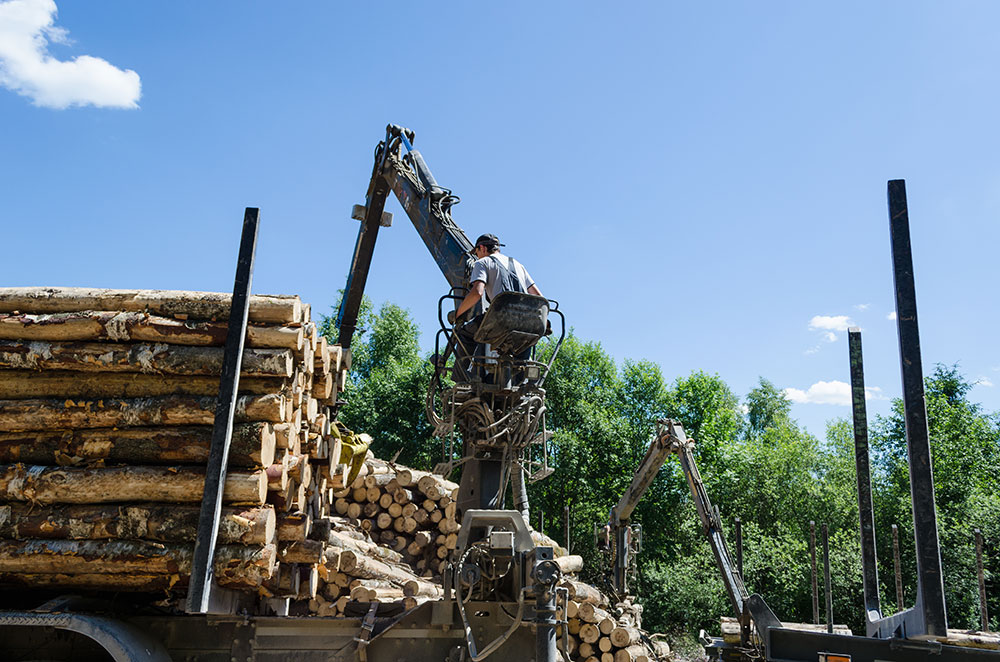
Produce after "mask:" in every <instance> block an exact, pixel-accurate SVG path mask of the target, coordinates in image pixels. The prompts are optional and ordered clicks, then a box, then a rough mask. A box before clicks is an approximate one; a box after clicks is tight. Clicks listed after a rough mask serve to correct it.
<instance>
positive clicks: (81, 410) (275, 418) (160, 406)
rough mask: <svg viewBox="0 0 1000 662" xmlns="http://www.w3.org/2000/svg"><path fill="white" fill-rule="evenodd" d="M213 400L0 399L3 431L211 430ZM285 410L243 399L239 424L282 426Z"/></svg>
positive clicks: (271, 399) (267, 398) (264, 399)
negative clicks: (197, 427)
mask: <svg viewBox="0 0 1000 662" xmlns="http://www.w3.org/2000/svg"><path fill="white" fill-rule="evenodd" d="M215 401H216V398H211V397H192V396H182V395H170V396H164V397H159V398H129V399H124V400H118V399H107V400H75V401H74V400H0V431H2V432H18V431H24V430H50V429H72V428H113V427H137V426H150V425H212V423H213V422H214V421H215ZM284 405H285V403H284V398H283V397H282V396H280V395H259V396H258V395H251V396H245V395H244V396H240V397H239V398H238V399H237V401H236V417H235V420H236V421H237V422H241V423H244V422H247V421H269V422H273V423H279V422H281V421H282V419H283V415H284V408H285V407H284Z"/></svg>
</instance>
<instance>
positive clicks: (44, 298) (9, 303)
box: [0, 287, 302, 324]
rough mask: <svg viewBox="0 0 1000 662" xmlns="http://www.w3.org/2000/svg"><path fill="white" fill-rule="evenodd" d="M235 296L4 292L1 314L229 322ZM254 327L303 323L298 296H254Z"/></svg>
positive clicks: (172, 292)
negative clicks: (110, 313) (137, 315)
mask: <svg viewBox="0 0 1000 662" xmlns="http://www.w3.org/2000/svg"><path fill="white" fill-rule="evenodd" d="M231 305H232V295H230V294H226V293H224V292H189V291H184V290H107V289H91V288H84V287H4V288H0V312H4V313H14V312H20V313H60V312H75V311H80V310H119V311H128V312H149V313H153V314H157V315H167V316H170V317H177V318H179V319H188V318H190V319H201V320H212V319H217V320H226V319H229V310H230V308H231ZM250 321H251V322H267V323H269V324H299V323H301V322H302V302H301V301H300V300H299V298H298V297H297V296H283V295H261V294H254V295H251V296H250Z"/></svg>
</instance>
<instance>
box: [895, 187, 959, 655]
mask: <svg viewBox="0 0 1000 662" xmlns="http://www.w3.org/2000/svg"><path fill="white" fill-rule="evenodd" d="M888 189H889V190H888V196H889V231H890V237H891V240H892V273H893V280H894V282H895V289H896V328H897V330H898V333H899V357H900V368H901V371H902V377H903V406H904V409H905V411H906V447H907V453H908V455H909V461H910V497H911V499H912V502H913V535H914V540H915V542H916V552H917V592H918V595H917V605H918V606H919V608H920V609H921V610H922V612H923V613H922V614H921V615H922V617H923V626H924V627H923V632H908V633H907V634H909V635H916V634H927V635H931V636H937V637H947V636H948V617H947V614H946V610H945V602H944V574H943V573H942V571H941V546H940V542H939V540H938V528H937V512H936V511H935V506H934V471H933V468H932V467H931V446H930V440H929V434H928V430H927V405H926V402H925V400H924V372H923V365H922V363H921V360H920V332H919V328H918V325H917V295H916V288H915V286H914V282H913V254H912V250H911V246H910V219H909V213H908V210H907V205H906V183H905V182H904V181H903V180H902V179H894V180H891V181H890V182H889V186H888Z"/></svg>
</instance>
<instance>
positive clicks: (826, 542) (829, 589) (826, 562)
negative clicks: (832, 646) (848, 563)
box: [823, 524, 833, 633]
mask: <svg viewBox="0 0 1000 662" xmlns="http://www.w3.org/2000/svg"><path fill="white" fill-rule="evenodd" d="M823 583H824V590H825V593H826V631H827V632H830V633H832V632H833V581H832V580H831V578H830V529H829V528H827V526H826V524H824V525H823Z"/></svg>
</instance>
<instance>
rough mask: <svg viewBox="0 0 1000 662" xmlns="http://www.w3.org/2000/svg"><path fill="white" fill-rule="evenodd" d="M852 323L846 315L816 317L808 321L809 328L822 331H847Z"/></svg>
mask: <svg viewBox="0 0 1000 662" xmlns="http://www.w3.org/2000/svg"><path fill="white" fill-rule="evenodd" d="M852 326H854V322H852V321H851V318H850V317H848V316H847V315H816V316H815V317H813V318H812V319H811V320H809V328H810V329H816V330H824V331H847V329H848V328H849V327H852Z"/></svg>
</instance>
